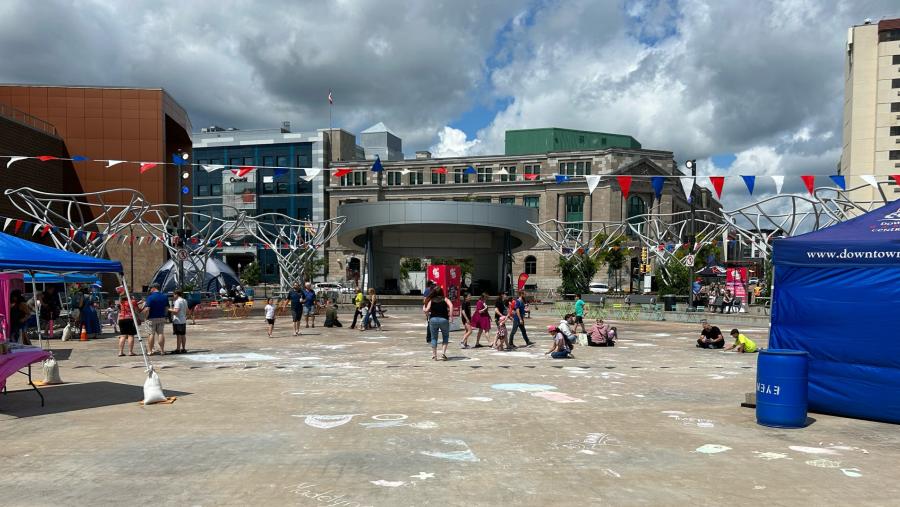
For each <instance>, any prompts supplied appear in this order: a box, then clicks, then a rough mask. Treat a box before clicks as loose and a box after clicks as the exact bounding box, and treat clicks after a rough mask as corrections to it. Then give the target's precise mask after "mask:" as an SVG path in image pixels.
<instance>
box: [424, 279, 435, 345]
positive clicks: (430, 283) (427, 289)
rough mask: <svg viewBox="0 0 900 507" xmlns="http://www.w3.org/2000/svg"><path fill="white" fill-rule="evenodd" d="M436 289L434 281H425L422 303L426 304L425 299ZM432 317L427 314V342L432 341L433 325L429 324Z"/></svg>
mask: <svg viewBox="0 0 900 507" xmlns="http://www.w3.org/2000/svg"><path fill="white" fill-rule="evenodd" d="M433 290H434V282H433V281H431V280H428V281H427V282H425V290H424V291H422V304H423V305H424V304H425V301H426V300H427V299H428V295H429V294H431V291H433ZM429 318H430V317H429V316H428V314H427V313H426V314H425V343H431V326H429V325H428V319H429Z"/></svg>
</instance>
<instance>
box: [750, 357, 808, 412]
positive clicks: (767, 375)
mask: <svg viewBox="0 0 900 507" xmlns="http://www.w3.org/2000/svg"><path fill="white" fill-rule="evenodd" d="M808 376H809V354H807V353H806V352H803V351H800V350H787V349H762V350H760V351H759V358H758V359H757V362H756V422H757V423H759V424H761V425H763V426H772V427H774V428H802V427H804V426H806V404H807V395H808V387H807V382H808Z"/></svg>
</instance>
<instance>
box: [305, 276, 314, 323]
mask: <svg viewBox="0 0 900 507" xmlns="http://www.w3.org/2000/svg"><path fill="white" fill-rule="evenodd" d="M315 304H316V293H315V292H313V290H312V284H311V283H309V282H306V284H305V286H304V289H303V307H304V308H305V309H306V327H309V319H310V317H311V318H312V327H316V315H315V309H314V308H313V307H314V306H315Z"/></svg>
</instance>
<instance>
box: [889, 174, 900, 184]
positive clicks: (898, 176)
mask: <svg viewBox="0 0 900 507" xmlns="http://www.w3.org/2000/svg"><path fill="white" fill-rule="evenodd" d="M891 178H894V183H896V184H897V185H898V186H900V174H892V175H891Z"/></svg>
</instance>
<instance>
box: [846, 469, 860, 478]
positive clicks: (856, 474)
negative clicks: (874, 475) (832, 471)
mask: <svg viewBox="0 0 900 507" xmlns="http://www.w3.org/2000/svg"><path fill="white" fill-rule="evenodd" d="M841 472H843V473H844V475H846V476H847V477H854V478H856V477H862V474H861V473H860V471H859V469H858V468H842V469H841Z"/></svg>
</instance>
